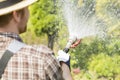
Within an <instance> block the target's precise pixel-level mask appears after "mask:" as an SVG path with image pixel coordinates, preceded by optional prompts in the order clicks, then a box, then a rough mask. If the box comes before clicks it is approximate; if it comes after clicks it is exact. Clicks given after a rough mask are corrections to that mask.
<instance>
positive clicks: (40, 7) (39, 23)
mask: <svg viewBox="0 0 120 80" xmlns="http://www.w3.org/2000/svg"><path fill="white" fill-rule="evenodd" d="M56 11H57V8H56V6H55V2H54V0H47V1H45V0H38V2H37V3H35V4H34V5H32V6H31V7H30V14H31V17H30V21H29V22H30V23H32V24H33V26H34V29H35V33H36V34H37V35H38V36H40V35H41V34H49V35H52V34H54V32H57V31H58V25H59V22H58V18H57V14H56V13H57V12H56Z"/></svg>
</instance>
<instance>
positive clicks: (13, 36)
mask: <svg viewBox="0 0 120 80" xmlns="http://www.w3.org/2000/svg"><path fill="white" fill-rule="evenodd" d="M0 36H5V37H10V38H13V39H16V40H18V41H20V42H23V41H22V39H21V37H20V36H19V35H18V34H15V33H10V32H4V33H3V32H0Z"/></svg>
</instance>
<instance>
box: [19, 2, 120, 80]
mask: <svg viewBox="0 0 120 80" xmlns="http://www.w3.org/2000/svg"><path fill="white" fill-rule="evenodd" d="M68 4H72V5H68ZM63 5H67V7H68V8H69V7H70V9H71V12H75V14H76V15H77V17H75V15H74V14H71V13H70V12H69V10H68V12H67V14H64V12H65V10H64V9H63ZM29 9H30V19H29V22H28V25H27V26H28V29H27V32H26V33H24V34H22V35H21V37H22V38H23V40H24V42H26V43H27V44H30V45H36V46H39V45H40V44H44V45H46V46H48V47H49V48H51V49H52V50H53V51H54V52H55V54H57V51H58V50H60V49H64V47H65V46H66V44H67V41H68V38H69V32H70V31H69V28H71V27H68V25H67V24H68V22H67V19H68V20H69V19H70V18H72V17H73V21H74V19H76V20H77V23H76V24H73V25H74V26H73V27H75V26H76V25H77V24H79V23H82V27H79V25H78V27H75V28H76V29H79V32H82V31H81V30H80V29H81V28H83V29H86V28H85V27H84V25H86V26H87V29H90V28H91V27H94V28H97V29H98V28H99V29H98V31H97V32H98V34H97V35H95V36H94V35H92V36H87V37H83V38H82V42H81V44H80V45H79V46H77V47H76V48H74V49H71V50H70V52H69V53H70V55H71V73H72V75H73V77H74V80H120V0H70V2H69V3H68V2H66V0H61V1H60V0H38V2H36V3H35V4H33V5H31V6H30V7H29ZM66 11H67V10H66ZM68 14H71V15H69V16H68V17H67V19H65V16H67V15H68ZM79 18H80V21H79ZM71 24H72V22H71ZM91 24H94V25H91ZM79 32H77V34H79ZM83 32H84V33H83V34H82V33H80V34H81V35H84V34H86V33H87V32H86V30H84V31H83Z"/></svg>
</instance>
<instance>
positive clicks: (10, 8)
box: [0, 0, 37, 16]
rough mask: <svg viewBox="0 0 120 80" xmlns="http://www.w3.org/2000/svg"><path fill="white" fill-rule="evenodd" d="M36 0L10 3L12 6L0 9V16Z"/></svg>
mask: <svg viewBox="0 0 120 80" xmlns="http://www.w3.org/2000/svg"><path fill="white" fill-rule="evenodd" d="M36 1H37V0H23V1H21V2H19V3H17V4H15V5H12V6H9V7H6V8H2V9H0V16H1V15H5V14H8V13H10V12H12V11H16V10H20V9H22V8H24V7H27V6H29V5H31V4H33V3H34V2H36Z"/></svg>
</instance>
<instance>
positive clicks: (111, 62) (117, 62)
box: [88, 53, 120, 79]
mask: <svg viewBox="0 0 120 80" xmlns="http://www.w3.org/2000/svg"><path fill="white" fill-rule="evenodd" d="M88 69H89V70H90V71H93V72H96V73H97V74H98V77H99V78H101V77H105V78H110V77H111V78H112V79H114V78H115V77H116V76H117V75H119V74H120V55H114V56H109V55H107V54H105V53H101V54H98V55H97V56H96V55H92V57H91V58H90V62H88Z"/></svg>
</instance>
